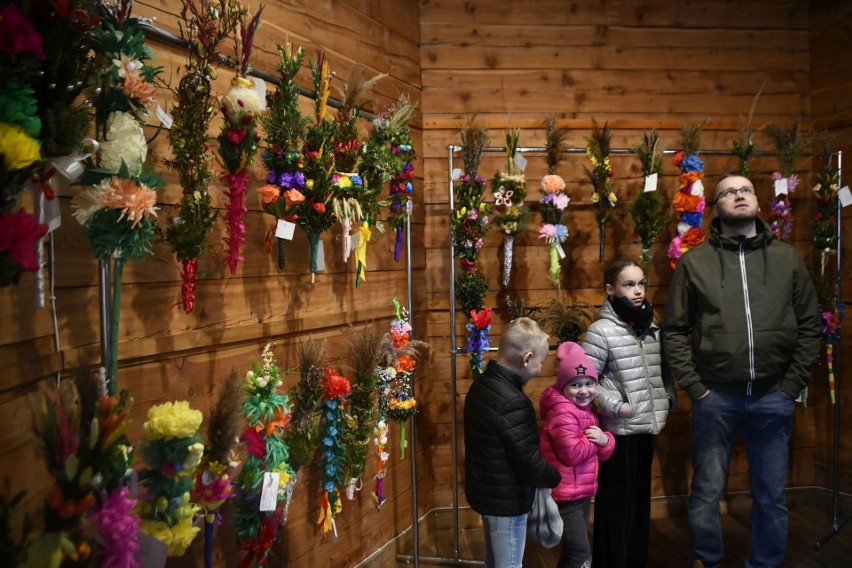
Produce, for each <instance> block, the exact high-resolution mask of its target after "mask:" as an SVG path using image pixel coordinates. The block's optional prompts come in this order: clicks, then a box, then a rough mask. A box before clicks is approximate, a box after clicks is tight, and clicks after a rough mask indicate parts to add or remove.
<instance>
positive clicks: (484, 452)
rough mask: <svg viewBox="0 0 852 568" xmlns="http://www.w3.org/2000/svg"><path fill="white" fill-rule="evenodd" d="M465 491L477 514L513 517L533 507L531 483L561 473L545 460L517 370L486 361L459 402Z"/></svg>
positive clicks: (551, 483) (547, 482)
mask: <svg viewBox="0 0 852 568" xmlns="http://www.w3.org/2000/svg"><path fill="white" fill-rule="evenodd" d="M464 455H465V482H464V493H465V497H467V502H468V503H469V504H470V506H471V507H472V508H473V510H474V511H476V512H477V513H479V514H481V515H492V516H497V517H514V516H517V515H523V514H525V513H528V512H529V511H530V509H531V508H532V502H533V497H534V495H535V488H536V487H556V486H557V485H558V484H559V481H560V479H561V477H560V475H559V472H558V471H557V470H556V468H555V467H553V466H552V465H550V464H549V463H547V462H546V461H544V458H543V457H542V456H541V452H540V451H539V446H538V427H537V426H536V421H535V410H534V409H533V405H532V402H531V401H530V399H529V398H527V396H526V395H525V394H524V391H523V381H522V379H521V377H520V376H518V375H517V374H516V373H513V372H512V371H510V370H509V369H506V368H505V367H503V366H502V365H499V364H498V363H496V362H495V361H491V362H489V363H488V367H486V369H485V372H484V373H483V374H482V376H481V377H479V378H478V379H477V380H476V381H474V383H473V384H472V385H471V386H470V390H469V391H468V393H467V397H465V402H464Z"/></svg>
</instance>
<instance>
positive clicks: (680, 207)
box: [672, 191, 701, 213]
mask: <svg viewBox="0 0 852 568" xmlns="http://www.w3.org/2000/svg"><path fill="white" fill-rule="evenodd" d="M700 200H701V196H699V195H692V194H689V193H684V192H682V191H678V192H677V193H676V194H675V197H674V201H673V202H672V207H674V208H675V210H676V211H680V212H681V213H683V212H684V211H695V210H697V209H698V202H699V201H700Z"/></svg>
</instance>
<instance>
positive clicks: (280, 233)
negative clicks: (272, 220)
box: [275, 219, 296, 241]
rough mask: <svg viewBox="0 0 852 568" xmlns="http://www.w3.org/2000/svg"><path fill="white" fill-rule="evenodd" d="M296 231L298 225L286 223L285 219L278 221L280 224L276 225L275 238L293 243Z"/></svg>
mask: <svg viewBox="0 0 852 568" xmlns="http://www.w3.org/2000/svg"><path fill="white" fill-rule="evenodd" d="M295 231H296V224H295V223H290V222H289V221H285V220H284V219H278V224H277V225H275V236H276V237H277V238H279V239H284V240H287V241H292V240H293V233H295Z"/></svg>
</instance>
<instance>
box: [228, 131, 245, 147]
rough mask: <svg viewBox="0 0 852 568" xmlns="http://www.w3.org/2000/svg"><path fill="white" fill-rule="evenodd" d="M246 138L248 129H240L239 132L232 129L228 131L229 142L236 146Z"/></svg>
mask: <svg viewBox="0 0 852 568" xmlns="http://www.w3.org/2000/svg"><path fill="white" fill-rule="evenodd" d="M245 137H246V129H245V128H240V129H239V130H237V129H236V128H232V129H230V130H228V142H230V143H231V144H233V145H234V146H239V144H240V142H242V141H243V138H245Z"/></svg>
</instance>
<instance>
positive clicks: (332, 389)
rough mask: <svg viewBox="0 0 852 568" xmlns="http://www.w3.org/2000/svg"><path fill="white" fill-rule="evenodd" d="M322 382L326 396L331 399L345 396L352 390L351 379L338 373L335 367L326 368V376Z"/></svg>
mask: <svg viewBox="0 0 852 568" xmlns="http://www.w3.org/2000/svg"><path fill="white" fill-rule="evenodd" d="M322 382H323V385H322V386H323V390H324V391H325V397H326V398H328V399H330V400H333V399H335V398H343V397H344V396H346V395H347V394H349V393H350V392H352V387H351V386H350V385H349V379H347V378H346V377H342V376H340V375H338V374H337V372H336V371H335V370H334V369H328V368H327V369H326V370H325V376H324V377H323V380H322Z"/></svg>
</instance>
